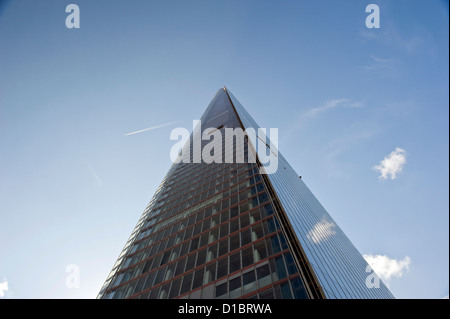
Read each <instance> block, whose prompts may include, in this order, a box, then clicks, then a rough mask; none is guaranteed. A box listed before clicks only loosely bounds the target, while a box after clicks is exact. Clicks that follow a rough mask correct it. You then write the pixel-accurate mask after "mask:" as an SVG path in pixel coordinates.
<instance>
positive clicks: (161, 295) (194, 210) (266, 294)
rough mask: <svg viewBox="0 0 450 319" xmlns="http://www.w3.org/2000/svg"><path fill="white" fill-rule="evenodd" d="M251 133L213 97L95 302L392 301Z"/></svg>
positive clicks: (233, 102)
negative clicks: (146, 299)
mask: <svg viewBox="0 0 450 319" xmlns="http://www.w3.org/2000/svg"><path fill="white" fill-rule="evenodd" d="M258 128H259V126H258V125H257V124H256V122H255V121H254V120H253V119H252V117H251V116H250V115H249V114H248V113H247V111H246V110H245V109H244V108H243V107H242V105H241V104H240V103H239V102H238V101H237V99H236V98H235V97H234V96H233V95H232V94H231V92H230V91H229V90H227V89H226V88H225V87H224V88H223V89H219V90H218V91H217V93H216V95H215V96H214V98H213V99H212V101H211V102H210V104H209V106H208V107H207V109H206V111H205V113H204V114H203V116H202V117H201V125H197V127H196V128H195V129H194V131H193V132H192V134H191V136H190V138H189V139H188V141H187V142H186V144H185V146H184V147H183V149H182V151H180V153H179V156H178V158H177V161H175V163H174V164H173V165H172V167H171V168H170V169H169V172H168V173H167V175H166V176H165V178H164V180H163V181H162V183H161V184H160V186H159V188H158V190H157V191H156V193H155V195H154V196H153V198H152V200H151V201H150V203H149V204H148V205H147V207H146V208H145V210H144V212H143V214H142V216H141V218H140V219H139V221H138V223H137V225H136V227H135V229H134V231H133V233H132V234H131V236H130V238H129V239H128V241H127V243H126V245H125V247H124V249H123V250H122V253H121V254H120V256H119V258H118V260H117V262H116V263H115V265H114V266H113V269H112V271H111V273H110V274H109V276H108V278H107V279H106V282H105V284H104V285H103V287H102V289H101V291H100V293H99V295H98V298H108V299H111V298H112V299H117V298H150V299H167V298H169V299H173V298H184V299H186V298H191V299H200V298H201V299H213V298H217V299H219V298H221V299H227V298H243V299H273V298H283V299H290V298H295V299H309V298H314V299H316V298H319V299H320V298H393V295H392V294H391V293H390V291H389V290H388V289H387V288H386V286H385V285H384V283H383V282H382V281H381V280H379V278H378V277H377V276H376V274H375V273H374V272H373V270H372V269H371V268H370V266H368V264H367V263H366V261H365V260H364V258H363V257H362V255H361V254H360V253H359V252H358V250H357V249H356V248H355V247H354V246H353V244H352V243H351V242H350V240H349V239H348V238H347V237H346V236H345V234H344V233H343V232H342V231H341V229H340V228H339V227H338V226H337V225H336V223H335V222H334V220H333V219H332V218H331V216H330V215H329V214H328V213H327V211H326V210H325V209H324V208H323V207H322V205H321V204H320V203H319V201H318V200H317V199H316V198H315V197H314V195H313V194H312V193H311V192H310V190H309V189H308V188H307V187H306V185H305V184H304V182H303V181H302V179H301V178H300V177H299V176H298V175H297V173H296V172H295V171H294V170H293V169H292V167H291V166H290V165H289V164H288V162H287V161H286V160H285V159H284V157H283V156H282V155H281V154H280V153H279V152H278V150H276V148H275V146H276V143H272V142H271V141H270V139H269V137H267V136H265V135H263V136H261V135H260V134H256V136H251V135H252V134H243V135H242V134H241V135H240V134H237V133H236V132H238V133H239V132H252V130H253V132H256V133H257V132H261V130H259V131H258ZM229 132H234V133H236V134H227V133H229ZM213 142H214V143H213ZM211 145H215V147H211ZM217 145H220V147H217ZM268 154H271V155H270V156H271V161H275V162H276V164H277V165H276V167H275V169H273V167H269V166H268V165H267V163H266V161H263V160H262V159H265V158H267V155H268ZM211 158H214V161H211ZM270 164H273V163H270Z"/></svg>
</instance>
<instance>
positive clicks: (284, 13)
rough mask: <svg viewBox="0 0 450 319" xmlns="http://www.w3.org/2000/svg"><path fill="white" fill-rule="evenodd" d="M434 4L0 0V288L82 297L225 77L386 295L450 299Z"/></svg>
mask: <svg viewBox="0 0 450 319" xmlns="http://www.w3.org/2000/svg"><path fill="white" fill-rule="evenodd" d="M70 3H76V4H77V5H78V6H79V8H80V28H79V29H68V28H66V25H65V20H66V17H67V16H68V15H69V14H68V13H66V12H65V8H66V6H67V5H68V4H70ZM369 3H375V4H377V5H378V6H379V8H380V28H379V29H374V28H373V29H368V28H367V27H366V25H365V20H366V17H367V16H368V13H366V12H365V8H366V6H367V5H368V4H369ZM448 12H449V8H448V1H437V0H434V1H399V0H395V1H394V0H391V1H381V0H377V1H370V2H369V1H357V0H350V1H347V0H346V1H343V0H342V1H325V0H323V1H287V0H285V1H273V0H265V1H256V0H255V1H251V0H246V1H206V0H205V1H197V0H190V1H170V0H169V1H144V0H133V1H105V0H97V1H84V0H77V1H75V0H72V1H63V0H45V1H39V2H38V1H32V0H14V1H0V204H1V205H0V207H1V208H0V298H94V297H95V296H96V295H97V293H98V291H99V290H100V288H101V286H102V284H103V282H104V280H105V279H106V277H107V275H108V273H109V271H110V270H111V268H112V266H113V264H114V262H115V260H116V259H117V257H118V255H119V253H120V251H121V249H122V248H123V246H124V244H125V242H126V240H127V239H128V236H129V235H130V234H131V231H132V229H133V227H134V226H135V224H136V222H137V221H138V219H139V217H140V215H141V213H142V211H143V210H144V208H145V206H146V205H147V203H148V201H149V200H150V199H151V197H152V195H153V193H154V192H155V190H156V188H157V186H158V185H159V183H160V182H161V180H162V178H163V177H164V175H165V173H166V172H167V170H168V168H169V167H170V165H171V162H170V149H171V147H172V146H173V144H174V143H175V142H174V141H170V139H169V134H170V131H171V130H172V129H173V128H175V127H186V128H188V129H191V126H192V120H195V119H199V118H200V116H201V114H202V113H203V111H204V110H205V109H206V107H207V105H208V103H209V101H210V100H211V98H212V97H213V96H214V94H215V92H216V91H217V90H218V89H219V88H220V87H222V86H223V85H226V86H227V87H228V88H229V89H230V91H231V92H233V94H234V95H235V96H236V97H237V98H238V99H239V100H240V102H241V103H242V104H243V105H244V107H246V109H247V111H248V112H249V113H250V114H251V115H252V116H253V117H254V119H255V120H256V121H257V122H258V123H259V125H260V126H261V127H267V128H270V127H274V128H278V129H279V150H280V152H281V153H283V155H284V156H285V157H286V159H287V160H288V161H289V162H290V164H291V165H292V166H293V167H294V169H295V170H296V171H297V172H298V173H299V175H302V176H303V179H304V181H305V183H306V184H307V185H308V186H309V188H310V189H311V190H312V192H313V193H314V194H315V195H316V197H317V198H318V199H319V201H320V202H321V203H322V204H323V205H324V207H325V208H326V209H327V210H328V211H329V213H330V214H331V215H332V216H333V218H334V219H335V221H336V222H337V223H338V225H339V226H340V227H341V228H342V229H343V231H344V232H345V233H346V234H347V235H348V237H349V238H350V240H351V241H352V242H353V243H354V244H355V246H356V247H357V248H358V249H359V251H360V252H361V253H362V254H364V255H367V258H368V259H369V260H371V262H375V263H377V267H378V269H379V271H380V272H382V273H383V276H384V277H385V278H386V279H385V280H386V281H387V282H388V285H389V287H390V289H391V291H392V292H393V294H394V295H395V296H396V297H397V298H442V297H445V296H447V298H448V293H449V284H448V283H449V277H448V274H449V218H448V217H449V197H448V193H449V171H448V167H449V134H448V133H449V112H448V110H449V108H448V105H449V93H448V85H449V74H448V69H449V65H448V59H449V43H448V37H449V34H448V25H449V20H448V19H449V18H448ZM173 122H176V123H173ZM167 123H172V124H170V125H167V126H161V127H159V128H155V129H153V130H147V131H144V132H141V133H139V134H133V135H126V134H127V133H130V132H135V131H138V130H141V129H145V128H149V127H154V126H160V125H162V124H167ZM396 150H397V153H395V151H396ZM399 150H400V151H399ZM392 152H394V153H392ZM383 160H384V162H383V163H382V161H383ZM376 166H378V167H380V170H377V169H374V167H376ZM383 171H384V172H385V174H386V175H385V176H386V178H382V177H380V176H381V175H382V172H383ZM393 174H395V175H393ZM393 177H395V178H393ZM68 265H76V266H77V267H78V271H79V272H78V274H79V287H78V288H73V287H72V288H70V285H69V286H68V285H67V279H68V277H69V276H71V275H72V273H71V272H66V268H67V266H68Z"/></svg>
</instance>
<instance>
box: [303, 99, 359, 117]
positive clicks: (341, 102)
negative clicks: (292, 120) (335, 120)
mask: <svg viewBox="0 0 450 319" xmlns="http://www.w3.org/2000/svg"><path fill="white" fill-rule="evenodd" d="M362 106H363V103H362V102H361V101H357V102H354V101H352V100H350V99H346V98H343V99H333V100H329V101H327V102H326V103H325V104H323V105H321V106H318V107H315V108H312V109H310V110H308V111H307V112H305V113H304V114H303V115H304V116H314V115H317V114H319V113H322V112H324V111H325V110H328V109H332V108H336V107H351V108H353V107H354V108H357V107H362Z"/></svg>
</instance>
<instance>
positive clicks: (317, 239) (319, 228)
mask: <svg viewBox="0 0 450 319" xmlns="http://www.w3.org/2000/svg"><path fill="white" fill-rule="evenodd" d="M334 227H336V224H335V223H333V222H330V221H327V220H326V219H325V218H324V219H322V220H321V221H320V222H318V223H317V224H316V225H314V227H313V229H311V230H310V231H309V232H308V234H307V235H306V236H307V237H308V239H309V240H312V242H313V243H314V244H318V243H321V242H323V241H325V240H327V239H328V238H330V237H331V236H332V235H334V234H336V231H335V230H333V228H334Z"/></svg>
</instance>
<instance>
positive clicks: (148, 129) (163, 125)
mask: <svg viewBox="0 0 450 319" xmlns="http://www.w3.org/2000/svg"><path fill="white" fill-rule="evenodd" d="M181 121H182V120H179V121H175V122H169V123H164V124H159V125H155V126H152V127H147V128H144V129H142V130H138V131H134V132H130V133H127V134H125V136H128V135H133V134H138V133H142V132H146V131H151V130H155V129H157V128H161V127H165V126H169V125H172V124H175V123H178V122H181Z"/></svg>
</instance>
